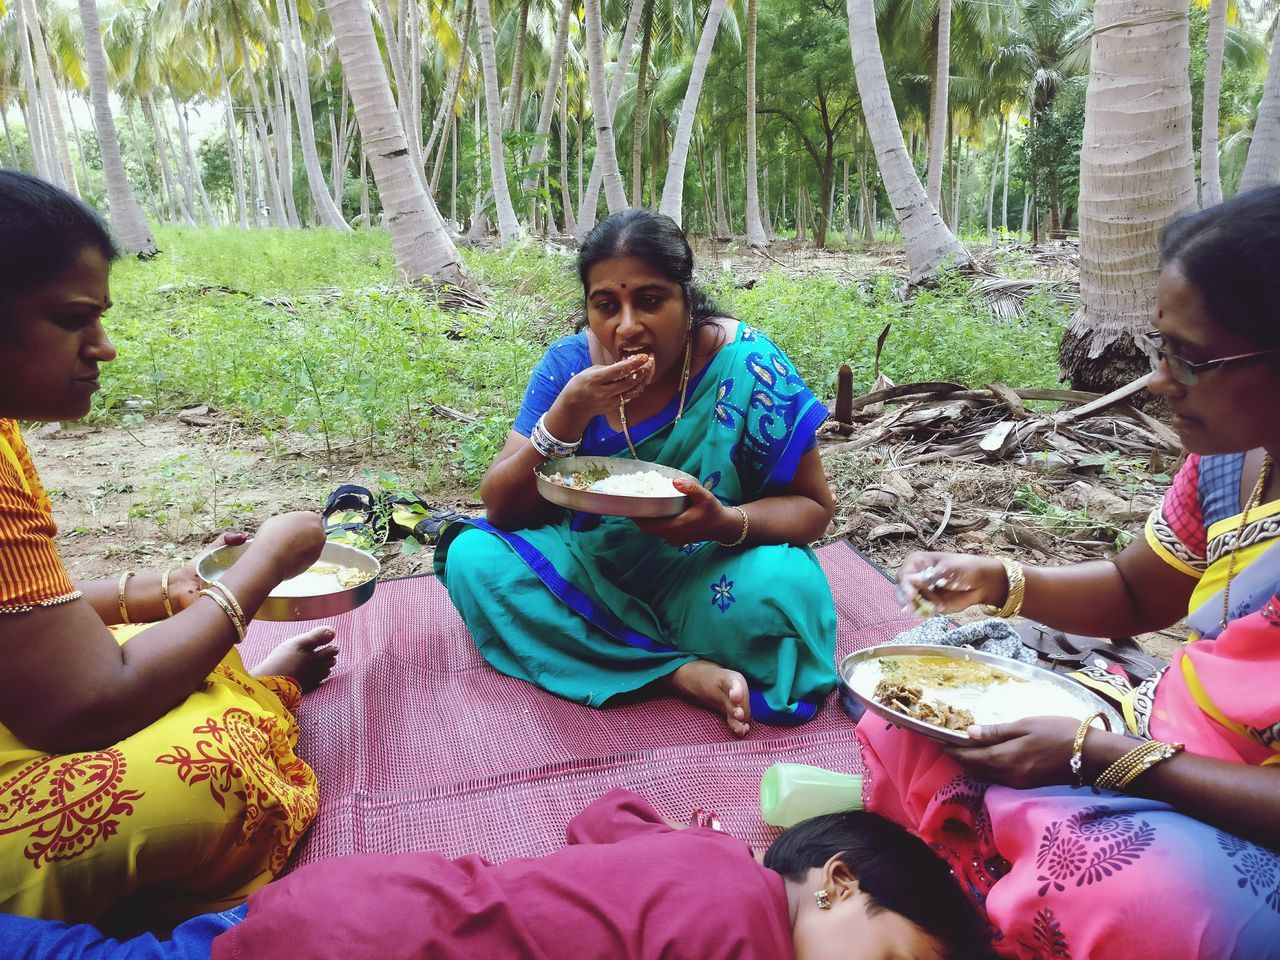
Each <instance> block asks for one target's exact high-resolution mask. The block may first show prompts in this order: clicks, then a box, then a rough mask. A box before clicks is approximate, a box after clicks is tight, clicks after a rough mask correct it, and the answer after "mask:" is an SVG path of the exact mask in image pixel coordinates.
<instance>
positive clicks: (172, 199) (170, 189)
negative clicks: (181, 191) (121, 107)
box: [138, 96, 195, 226]
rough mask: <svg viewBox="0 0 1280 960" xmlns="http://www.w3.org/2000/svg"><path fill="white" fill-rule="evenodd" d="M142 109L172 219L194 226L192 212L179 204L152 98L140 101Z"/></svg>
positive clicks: (167, 153)
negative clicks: (148, 126)
mask: <svg viewBox="0 0 1280 960" xmlns="http://www.w3.org/2000/svg"><path fill="white" fill-rule="evenodd" d="M138 102H139V104H140V105H141V107H142V117H143V119H144V120H146V121H147V122H148V123H149V124H150V125H151V138H152V140H154V141H155V147H156V159H157V160H158V161H159V167H160V185H161V188H162V189H163V190H164V198H165V204H166V206H168V208H169V215H170V216H171V217H174V218H176V217H181V218H182V219H183V220H185V221H186V222H187V225H188V226H194V224H195V221H194V220H192V218H191V212H190V211H189V210H188V209H187V208H186V207H185V206H184V205H181V204H179V203H178V192H177V190H175V189H174V186H173V173H172V172H171V171H170V169H169V151H168V149H167V148H166V145H165V142H164V137H163V136H162V135H161V133H160V118H159V117H157V116H156V111H155V106H154V105H153V104H152V102H151V98H150V97H149V96H148V97H142V98H141V99H140V100H139V101H138Z"/></svg>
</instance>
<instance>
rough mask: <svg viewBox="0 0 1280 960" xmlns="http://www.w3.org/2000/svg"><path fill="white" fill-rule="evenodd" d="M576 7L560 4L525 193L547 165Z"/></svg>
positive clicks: (565, 1) (572, 2)
mask: <svg viewBox="0 0 1280 960" xmlns="http://www.w3.org/2000/svg"><path fill="white" fill-rule="evenodd" d="M575 6H576V3H575V0H563V2H562V3H561V4H560V17H559V19H558V20H557V21H556V39H555V43H554V44H553V46H552V51H551V62H550V63H549V64H548V65H547V82H546V85H545V86H544V87H543V88H542V110H541V111H540V112H539V114H538V128H537V130H535V131H534V134H533V151H532V152H531V153H530V154H529V173H528V175H527V176H526V177H525V181H524V191H525V193H532V192H533V188H534V186H535V185H536V178H537V176H538V171H540V170H541V169H543V167H544V165H545V164H546V160H547V146H548V144H549V142H550V139H551V117H552V115H553V114H554V113H555V110H556V93H557V91H559V89H560V75H561V73H563V72H564V69H565V56H566V54H567V53H568V48H569V14H570V13H571V12H572V11H573V8H574V7H575ZM562 178H563V174H562Z"/></svg>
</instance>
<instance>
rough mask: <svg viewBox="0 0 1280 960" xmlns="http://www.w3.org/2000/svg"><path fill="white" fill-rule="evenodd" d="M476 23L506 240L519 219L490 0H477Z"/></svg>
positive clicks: (494, 185) (492, 168)
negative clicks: (504, 131) (513, 199)
mask: <svg viewBox="0 0 1280 960" xmlns="http://www.w3.org/2000/svg"><path fill="white" fill-rule="evenodd" d="M476 25H477V26H478V27H479V29H480V62H481V65H482V67H483V72H484V96H485V114H486V120H487V122H488V128H489V173H490V177H491V181H492V182H491V184H490V189H492V190H493V201H494V205H495V206H496V207H497V210H498V235H499V236H500V237H502V242H503V243H504V244H506V243H511V242H513V241H515V240H517V239H519V237H520V221H519V220H517V219H516V211H515V207H514V206H512V204H511V189H510V187H509V186H508V185H507V160H506V151H505V150H504V149H503V145H502V96H501V94H500V93H499V91H498V57H497V53H496V52H495V49H494V42H493V16H492V14H491V12H490V9H489V0H476Z"/></svg>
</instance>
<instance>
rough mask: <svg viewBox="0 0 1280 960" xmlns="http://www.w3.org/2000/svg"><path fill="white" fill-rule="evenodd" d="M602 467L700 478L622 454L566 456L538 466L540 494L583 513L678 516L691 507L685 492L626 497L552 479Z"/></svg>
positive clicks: (615, 473) (608, 472) (616, 472)
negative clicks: (555, 476)
mask: <svg viewBox="0 0 1280 960" xmlns="http://www.w3.org/2000/svg"><path fill="white" fill-rule="evenodd" d="M601 470H603V471H604V472H605V474H606V475H608V476H618V475H620V474H628V473H646V472H648V471H650V470H654V471H657V472H658V473H660V474H662V475H663V476H664V477H670V478H671V479H672V480H677V479H679V480H692V481H693V482H694V483H697V482H698V479H697V477H694V476H691V475H689V474H687V473H685V472H684V471H683V470H677V469H676V468H675V467H666V466H663V465H662V464H660V463H649V462H648V461H646V460H623V459H622V458H621V457H564V458H562V459H559V460H548V461H547V462H546V463H543V464H539V465H538V466H537V467H535V468H534V471H533V475H534V476H535V477H537V479H538V493H540V494H542V496H543V497H544V498H545V499H547V500H550V501H551V502H552V503H555V504H559V505H560V506H562V507H568V508H569V509H570V510H580V511H582V512H583V513H598V514H602V515H605V516H614V517H632V518H641V517H647V518H654V517H674V516H676V515H677V514H679V513H682V512H684V510H685V508H686V507H688V506H689V498H688V497H686V496H685V495H684V494H679V495H678V496H672V497H624V496H621V495H619V494H616V493H593V492H591V491H589V490H577V489H575V488H573V487H566V486H565V485H564V484H562V483H557V482H556V481H554V480H552V479H550V478H551V477H552V476H554V475H557V474H558V475H560V476H563V477H568V476H571V475H572V474H575V473H588V472H589V473H596V472H599V471H601Z"/></svg>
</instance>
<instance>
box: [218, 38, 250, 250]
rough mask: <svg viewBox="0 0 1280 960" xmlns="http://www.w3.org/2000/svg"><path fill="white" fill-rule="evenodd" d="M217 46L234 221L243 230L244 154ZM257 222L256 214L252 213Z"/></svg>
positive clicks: (245, 206)
mask: <svg viewBox="0 0 1280 960" xmlns="http://www.w3.org/2000/svg"><path fill="white" fill-rule="evenodd" d="M222 49H223V48H222V46H221V44H219V45H218V74H219V77H220V78H221V80H222V104H223V112H224V113H225V115H226V121H227V151H228V152H229V153H230V154H231V175H232V179H233V180H234V181H235V187H236V219H237V220H239V221H240V226H241V228H243V229H246V230H247V229H248V227H249V201H248V198H247V197H246V196H245V178H244V152H243V151H242V150H241V149H240V137H239V135H238V133H237V132H236V112H235V101H234V100H232V99H231V83H230V82H229V81H228V80H227V62H226V57H225V56H224V54H223V52H222ZM254 220H255V221H256V220H257V213H256V211H255V213H254Z"/></svg>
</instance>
